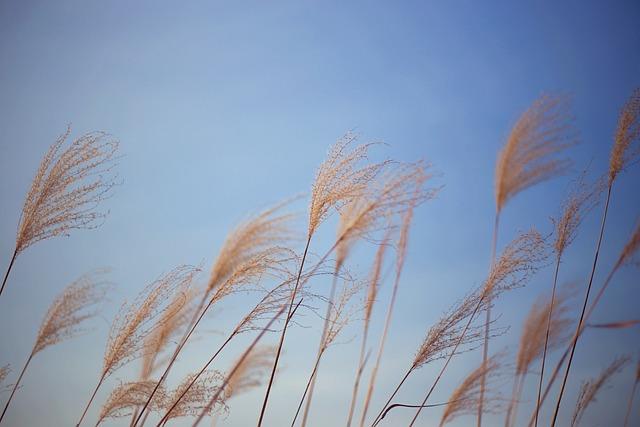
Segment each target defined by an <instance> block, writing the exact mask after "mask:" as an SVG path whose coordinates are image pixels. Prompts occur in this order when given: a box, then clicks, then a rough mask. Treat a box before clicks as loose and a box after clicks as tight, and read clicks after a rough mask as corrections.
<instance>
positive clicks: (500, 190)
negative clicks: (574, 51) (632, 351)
mask: <svg viewBox="0 0 640 427" xmlns="http://www.w3.org/2000/svg"><path fill="white" fill-rule="evenodd" d="M572 133H573V131H572V128H571V116H570V115H569V112H568V102H567V101H566V99H565V98H564V97H561V96H551V95H543V96H541V97H540V98H538V99H537V100H536V101H534V102H533V104H532V105H531V106H530V107H529V108H528V109H527V110H526V111H525V112H524V113H523V114H522V115H521V116H520V118H519V119H518V121H517V122H516V124H515V125H514V127H513V129H511V133H510V134H509V137H508V139H507V142H506V144H505V145H504V147H503V148H502V149H501V150H500V152H499V154H498V159H497V162H496V170H495V202H496V214H495V220H494V226H493V242H492V248H491V264H493V262H494V261H495V253H496V246H497V243H498V231H499V224H500V214H501V212H502V210H503V208H504V207H505V205H506V204H507V202H508V201H509V200H510V199H511V198H513V197H514V196H516V195H517V194H518V193H520V192H521V191H523V190H525V189H527V188H529V187H531V186H533V185H535V184H538V183H540V182H543V181H546V180H548V179H550V178H553V177H554V176H556V175H558V174H560V173H562V172H564V171H565V170H566V169H567V168H568V166H569V165H570V162H569V161H568V160H567V159H565V158H560V157H559V155H560V154H561V153H562V152H563V151H564V150H565V149H566V148H568V147H569V146H571V145H573V144H574V143H575V141H574V140H573V139H572V138H573V135H572ZM492 268H493V267H492ZM488 298H489V302H491V294H489V295H488ZM491 307H492V304H488V305H487V310H486V320H485V342H484V348H483V353H482V360H483V361H485V362H486V360H487V357H488V356H489V324H490V323H491ZM482 383H483V384H484V379H483V380H482ZM481 385H482V384H481ZM483 393H484V392H483V387H481V389H480V404H479V405H478V427H480V426H481V425H482V405H483V400H484V399H483Z"/></svg>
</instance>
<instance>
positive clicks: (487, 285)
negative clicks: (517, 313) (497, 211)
mask: <svg viewBox="0 0 640 427" xmlns="http://www.w3.org/2000/svg"><path fill="white" fill-rule="evenodd" d="M545 258H546V253H545V241H544V239H543V238H542V236H541V235H540V233H538V232H537V231H535V230H530V231H528V232H525V233H522V234H521V235H519V236H518V237H516V238H515V239H514V240H513V241H512V242H511V243H509V244H508V245H507V246H506V248H505V249H504V250H503V252H502V254H501V255H500V257H499V258H498V260H497V261H496V262H494V263H493V265H492V268H491V271H490V272H489V276H488V277H487V279H486V280H485V282H484V283H483V285H482V287H481V289H480V290H479V297H478V299H477V301H478V302H477V303H476V305H475V307H474V309H473V311H472V312H471V314H470V315H469V317H468V320H467V323H466V325H465V327H464V328H463V329H462V332H461V333H460V336H459V337H458V341H457V342H456V344H455V345H454V347H453V349H452V350H451V352H450V353H449V356H448V357H447V359H446V361H445V363H444V365H443V367H442V368H441V369H440V372H439V373H438V376H437V377H436V380H435V381H434V383H433V385H432V386H431V388H430V389H429V391H428V392H427V395H426V396H425V398H424V400H423V401H422V403H421V404H420V406H419V407H418V410H417V412H416V415H415V416H414V417H413V420H412V423H414V422H415V421H416V420H417V418H418V416H419V415H420V412H421V411H422V408H423V407H424V405H425V404H426V403H427V400H428V399H429V397H430V396H431V393H433V390H434V389H435V387H436V385H437V384H438V382H439V381H440V378H442V375H443V373H444V371H445V370H446V369H447V366H449V362H451V359H452V358H453V356H454V355H455V354H456V351H457V349H458V346H459V345H460V344H461V343H462V342H463V340H464V339H465V336H466V334H467V332H468V331H469V328H470V327H471V322H472V321H473V319H474V318H475V316H476V314H477V313H478V311H479V310H480V309H484V308H485V307H486V309H487V311H488V306H490V304H491V301H492V299H495V298H496V297H497V296H499V295H500V294H502V293H503V292H507V291H509V290H511V289H514V288H516V287H518V286H523V285H524V284H525V283H527V281H528V280H529V279H530V278H531V277H532V276H533V274H534V273H535V272H536V271H537V270H538V268H539V266H540V263H541V262H542V261H544V259H545ZM490 296H491V297H490ZM491 324H492V323H491V322H489V323H487V322H486V321H485V324H484V329H485V331H484V332H485V333H484V342H485V343H486V342H487V338H488V337H489V336H490V334H491V329H490V327H491ZM485 349H486V346H485ZM483 383H484V380H483V379H481V381H480V396H481V399H480V400H479V402H478V410H479V411H480V410H481V409H482V405H483V403H482V397H483V394H484V391H483ZM480 421H481V417H478V422H480Z"/></svg>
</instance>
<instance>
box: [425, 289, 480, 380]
mask: <svg viewBox="0 0 640 427" xmlns="http://www.w3.org/2000/svg"><path fill="white" fill-rule="evenodd" d="M478 304H480V307H479V309H478V310H476V307H477V306H478ZM484 307H486V302H485V300H481V294H480V292H478V291H475V292H472V293H470V294H469V295H467V296H466V297H464V298H463V299H462V300H460V301H459V302H457V303H456V304H455V305H454V306H453V307H452V308H451V309H449V310H448V311H447V312H445V313H444V315H443V316H442V317H441V318H440V320H438V322H437V323H436V324H435V325H433V326H432V327H431V328H430V329H429V331H428V332H427V334H426V336H425V338H424V340H423V341H422V344H421V345H420V347H419V348H418V351H417V352H416V355H415V358H414V360H413V365H412V369H417V368H421V367H422V366H424V365H426V364H427V363H430V362H433V361H434V360H439V359H443V358H445V357H447V356H448V353H449V351H450V350H451V349H453V348H454V347H456V345H457V344H458V341H460V335H461V334H462V331H463V329H464V326H465V322H467V321H468V319H469V316H471V315H472V314H473V312H474V310H475V311H480V309H482V308H484ZM483 326H484V325H481V326H473V325H470V326H469V328H468V329H467V331H466V333H465V334H464V337H463V338H462V341H460V344H459V347H460V348H463V347H465V346H467V347H468V346H473V344H475V343H476V342H478V341H480V340H481V339H482V338H483V334H482V333H481V332H483ZM457 351H458V352H462V351H464V350H457Z"/></svg>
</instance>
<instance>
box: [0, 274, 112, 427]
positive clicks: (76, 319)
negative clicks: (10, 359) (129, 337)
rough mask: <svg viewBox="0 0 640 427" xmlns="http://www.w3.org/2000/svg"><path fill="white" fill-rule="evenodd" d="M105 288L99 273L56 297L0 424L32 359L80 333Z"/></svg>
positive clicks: (102, 295)
mask: <svg viewBox="0 0 640 427" xmlns="http://www.w3.org/2000/svg"><path fill="white" fill-rule="evenodd" d="M105 285H106V283H105V282H103V281H100V280H98V274H86V275H84V276H82V277H80V278H79V279H77V280H76V281H74V282H73V283H71V284H70V285H69V286H67V287H66V288H65V289H64V291H63V292H62V293H61V294H59V295H58V296H57V297H56V298H55V300H54V301H53V303H52V304H51V306H50V307H49V310H48V311H47V313H46V315H45V316H44V319H43V320H42V323H41V324H40V329H39V330H38V335H37V336H36V341H35V343H34V345H33V348H32V350H31V353H30V354H29V357H28V358H27V361H26V362H25V364H24V366H23V368H22V371H21V372H20V375H18V379H17V380H16V382H15V384H14V385H13V389H12V390H11V395H10V396H9V399H8V400H7V403H6V404H5V406H4V409H3V410H2V415H0V422H1V421H2V419H3V418H4V416H5V414H6V412H7V409H9V405H10V404H11V400H12V399H13V396H14V394H15V392H16V390H17V389H18V386H19V385H20V382H21V380H22V377H23V375H24V373H25V372H26V371H27V368H28V367H29V364H30V363H31V360H32V359H33V358H34V356H35V355H36V354H38V353H40V352H41V351H43V350H44V349H46V348H47V347H51V346H54V345H56V344H59V343H61V342H63V341H66V340H68V339H70V338H73V337H74V336H76V335H78V334H79V333H80V332H82V330H81V329H80V326H81V325H82V324H83V323H84V322H85V321H87V320H89V319H91V318H92V317H94V316H95V315H96V314H97V310H96V309H97V305H98V304H99V303H101V302H102V300H103V299H104V296H105V293H106V287H105Z"/></svg>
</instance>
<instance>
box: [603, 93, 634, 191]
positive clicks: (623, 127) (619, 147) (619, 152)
mask: <svg viewBox="0 0 640 427" xmlns="http://www.w3.org/2000/svg"><path fill="white" fill-rule="evenodd" d="M639 137H640V88H636V89H635V90H634V91H633V93H632V94H631V97H629V99H628V100H627V102H626V103H625V105H624V107H622V111H621V112H620V117H619V119H618V128H617V129H616V133H615V137H614V141H613V149H612V150H611V157H610V160H609V185H611V184H612V183H613V181H614V180H615V179H616V177H617V176H618V174H619V173H620V172H621V171H623V170H624V169H625V168H626V167H627V166H628V165H629V163H631V162H633V161H635V160H636V158H637V157H638V155H640V147H638V146H636V147H632V145H633V144H637V143H638V140H639Z"/></svg>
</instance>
